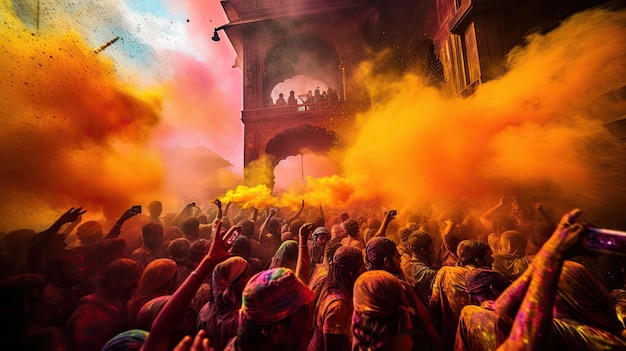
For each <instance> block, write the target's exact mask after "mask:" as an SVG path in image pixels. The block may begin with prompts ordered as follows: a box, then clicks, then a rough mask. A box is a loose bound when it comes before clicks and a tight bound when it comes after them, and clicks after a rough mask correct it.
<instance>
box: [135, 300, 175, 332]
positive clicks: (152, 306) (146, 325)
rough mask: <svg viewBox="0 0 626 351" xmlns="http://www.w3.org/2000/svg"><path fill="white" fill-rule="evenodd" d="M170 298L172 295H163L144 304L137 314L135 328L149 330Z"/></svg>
mask: <svg viewBox="0 0 626 351" xmlns="http://www.w3.org/2000/svg"><path fill="white" fill-rule="evenodd" d="M171 297H172V295H163V296H159V297H155V298H154V299H152V300H150V301H148V302H146V303H145V304H144V305H143V306H142V307H141V309H140V310H139V313H138V314H137V328H139V329H143V330H150V328H151V327H152V323H154V321H155V320H156V317H157V316H158V315H159V312H161V310H162V309H163V306H165V304H166V303H167V302H168V301H169V300H170V298H171Z"/></svg>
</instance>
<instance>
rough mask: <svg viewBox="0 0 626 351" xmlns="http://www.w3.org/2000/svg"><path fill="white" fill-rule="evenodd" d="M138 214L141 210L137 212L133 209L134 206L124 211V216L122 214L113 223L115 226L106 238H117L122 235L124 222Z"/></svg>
mask: <svg viewBox="0 0 626 351" xmlns="http://www.w3.org/2000/svg"><path fill="white" fill-rule="evenodd" d="M138 214H139V212H136V211H135V210H133V209H132V207H131V208H129V209H128V210H126V211H124V213H122V216H120V218H119V219H118V220H117V222H115V224H114V225H113V228H111V230H109V233H108V234H107V235H106V236H105V237H104V238H105V239H113V238H117V237H118V236H120V233H121V228H122V224H124V222H126V220H128V219H129V218H131V217H133V216H136V215H138Z"/></svg>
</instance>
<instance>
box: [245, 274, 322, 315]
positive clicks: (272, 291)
mask: <svg viewBox="0 0 626 351" xmlns="http://www.w3.org/2000/svg"><path fill="white" fill-rule="evenodd" d="M314 299H315V293H314V292H313V291H312V290H311V289H309V288H308V287H307V286H306V285H304V284H303V283H302V282H301V281H300V279H298V278H297V277H296V275H295V274H294V273H293V271H291V270H290V269H287V268H284V267H280V268H272V269H268V270H265V271H261V272H259V273H257V274H256V275H255V276H254V277H252V279H250V281H249V282H248V284H247V285H246V288H245V289H244V290H243V301H242V304H241V309H240V312H241V317H244V318H246V319H247V320H249V321H252V322H254V323H256V324H259V325H267V324H272V323H275V322H278V321H280V320H282V319H284V318H285V317H287V316H289V315H291V314H292V313H294V312H296V311H297V310H298V309H300V307H302V306H304V305H306V304H308V303H310V302H311V301H313V300H314Z"/></svg>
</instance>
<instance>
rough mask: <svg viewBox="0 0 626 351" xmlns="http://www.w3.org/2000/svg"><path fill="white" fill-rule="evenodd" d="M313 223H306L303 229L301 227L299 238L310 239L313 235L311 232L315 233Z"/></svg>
mask: <svg viewBox="0 0 626 351" xmlns="http://www.w3.org/2000/svg"><path fill="white" fill-rule="evenodd" d="M313 229H314V228H313V223H311V222H309V223H304V224H303V225H302V226H301V227H300V231H299V236H300V237H301V238H306V239H308V238H309V235H310V234H311V232H313Z"/></svg>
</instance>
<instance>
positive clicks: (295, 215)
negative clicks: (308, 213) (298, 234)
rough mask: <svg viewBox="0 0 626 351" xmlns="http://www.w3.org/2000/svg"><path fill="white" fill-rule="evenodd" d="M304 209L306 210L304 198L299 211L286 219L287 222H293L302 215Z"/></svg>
mask: <svg viewBox="0 0 626 351" xmlns="http://www.w3.org/2000/svg"><path fill="white" fill-rule="evenodd" d="M302 210H304V200H302V203H301V204H300V208H299V209H298V211H296V213H294V214H293V216H291V217H289V218H287V219H286V222H287V224H291V222H293V221H295V220H296V219H297V218H298V217H300V215H301V214H302ZM294 234H295V233H294Z"/></svg>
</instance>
